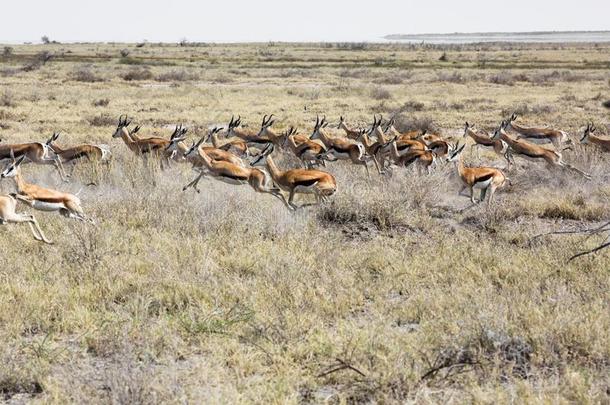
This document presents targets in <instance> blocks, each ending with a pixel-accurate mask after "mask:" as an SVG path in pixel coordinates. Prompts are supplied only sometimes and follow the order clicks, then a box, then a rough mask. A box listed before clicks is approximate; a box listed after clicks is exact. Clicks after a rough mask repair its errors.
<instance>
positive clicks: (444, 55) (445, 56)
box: [438, 52, 449, 62]
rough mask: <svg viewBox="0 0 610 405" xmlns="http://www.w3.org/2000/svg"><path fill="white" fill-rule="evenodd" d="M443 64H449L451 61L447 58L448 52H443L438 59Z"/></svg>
mask: <svg viewBox="0 0 610 405" xmlns="http://www.w3.org/2000/svg"><path fill="white" fill-rule="evenodd" d="M438 60H439V61H441V62H447V61H448V60H449V59H448V58H447V52H443V54H442V55H441V57H440V58H438Z"/></svg>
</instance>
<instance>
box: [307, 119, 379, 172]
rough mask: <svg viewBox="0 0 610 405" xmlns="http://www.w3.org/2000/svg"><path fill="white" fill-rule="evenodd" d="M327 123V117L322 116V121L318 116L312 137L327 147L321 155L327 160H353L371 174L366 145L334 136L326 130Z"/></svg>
mask: <svg viewBox="0 0 610 405" xmlns="http://www.w3.org/2000/svg"><path fill="white" fill-rule="evenodd" d="M327 125H328V123H327V122H326V117H324V118H322V120H321V121H320V117H316V125H315V127H314V130H313V133H312V134H311V137H310V138H311V139H320V140H321V141H322V143H323V144H324V146H325V147H326V152H324V153H322V154H321V155H320V156H319V157H320V158H322V159H326V160H329V157H332V158H333V159H331V160H351V162H352V163H354V164H356V165H361V166H364V168H365V170H366V174H367V176H370V174H369V167H368V165H367V164H366V150H365V149H364V145H362V144H361V143H356V142H354V141H351V140H348V139H346V138H333V137H331V136H329V135H327V134H326V131H325V130H324V128H326V126H327Z"/></svg>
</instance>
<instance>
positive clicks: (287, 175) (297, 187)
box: [251, 144, 337, 209]
mask: <svg viewBox="0 0 610 405" xmlns="http://www.w3.org/2000/svg"><path fill="white" fill-rule="evenodd" d="M273 149H274V147H273V145H272V144H270V145H269V146H267V147H266V148H265V150H264V151H263V152H262V153H261V154H260V155H259V156H258V157H257V158H256V159H255V160H254V161H253V162H252V163H251V164H252V166H266V167H267V170H269V173H270V174H271V178H272V179H273V181H274V182H275V184H277V185H278V186H279V187H280V188H281V189H282V190H284V191H286V192H288V193H290V196H289V197H288V204H289V205H290V206H291V207H292V208H294V209H297V208H300V207H304V206H305V205H301V206H300V207H299V206H297V205H296V204H294V202H293V200H294V196H295V194H296V193H303V194H314V195H315V196H316V203H317V204H319V203H320V202H321V201H326V200H327V199H328V198H329V197H330V196H332V195H333V194H334V193H335V192H336V191H337V182H336V181H335V178H334V177H333V175H332V174H330V173H326V172H323V171H321V170H314V169H291V170H280V169H279V168H278V167H277V166H276V165H275V162H273V159H272V158H271V153H272V152H273ZM308 205H311V204H308Z"/></svg>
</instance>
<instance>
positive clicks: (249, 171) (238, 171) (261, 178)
mask: <svg viewBox="0 0 610 405" xmlns="http://www.w3.org/2000/svg"><path fill="white" fill-rule="evenodd" d="M215 130H219V129H217V128H215ZM194 150H195V148H191V150H189V152H187V156H188V154H190V153H193V152H194ZM198 151H199V153H198V156H199V157H200V159H201V162H202V163H203V167H204V168H205V169H206V173H205V174H209V175H211V176H212V177H213V178H215V179H216V180H219V181H222V182H223V183H227V184H232V185H242V184H249V185H250V187H252V189H253V190H254V191H256V192H257V193H267V194H271V195H272V196H274V197H276V198H277V199H279V200H280V201H282V203H284V205H285V206H286V207H287V208H288V209H291V208H292V207H291V206H290V205H289V204H288V202H287V201H286V198H284V195H283V194H282V193H281V192H280V190H279V189H278V188H276V187H275V186H274V184H273V181H272V180H271V179H269V178H268V176H267V174H266V173H265V172H264V171H262V170H259V169H256V168H253V167H243V166H239V165H236V164H233V163H229V162H226V161H221V160H214V159H212V158H211V157H210V156H208V154H207V153H206V151H205V150H204V149H198ZM203 176H204V172H203V171H202V172H201V173H199V175H198V176H197V177H196V178H195V179H194V180H193V181H191V182H190V183H189V184H187V185H186V186H184V188H183V189H182V190H183V191H184V190H186V189H187V188H189V187H194V188H195V190H197V188H196V186H197V183H199V180H200V179H201V178H202V177H203ZM197 191H199V190H197Z"/></svg>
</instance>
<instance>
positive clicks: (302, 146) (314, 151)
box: [282, 127, 325, 169]
mask: <svg viewBox="0 0 610 405" xmlns="http://www.w3.org/2000/svg"><path fill="white" fill-rule="evenodd" d="M282 135H283V136H284V146H285V145H288V147H290V150H291V151H292V153H294V155H295V156H296V157H297V158H299V159H300V160H301V161H302V162H303V163H304V164H305V167H306V168H308V169H311V168H312V167H313V166H314V165H322V166H325V163H324V160H322V159H320V158H318V156H320V155H321V154H322V153H324V147H322V145H320V144H319V143H317V142H314V141H312V140H310V139H309V137H307V136H304V135H298V134H297V130H296V129H294V127H290V129H288V130H287V131H286V132H285V133H284V134H282Z"/></svg>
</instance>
